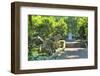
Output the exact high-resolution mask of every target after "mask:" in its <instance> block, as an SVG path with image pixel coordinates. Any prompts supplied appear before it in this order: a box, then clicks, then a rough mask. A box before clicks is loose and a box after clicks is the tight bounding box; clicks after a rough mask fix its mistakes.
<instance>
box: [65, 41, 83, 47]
mask: <svg viewBox="0 0 100 76" xmlns="http://www.w3.org/2000/svg"><path fill="white" fill-rule="evenodd" d="M80 47H83V46H82V43H81V42H66V48H80Z"/></svg>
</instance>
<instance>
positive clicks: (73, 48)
mask: <svg viewBox="0 0 100 76" xmlns="http://www.w3.org/2000/svg"><path fill="white" fill-rule="evenodd" d="M77 58H88V49H87V48H83V47H82V46H81V42H79V41H72V42H66V48H65V49H64V51H63V52H61V53H59V54H58V56H57V57H56V59H77Z"/></svg>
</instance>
